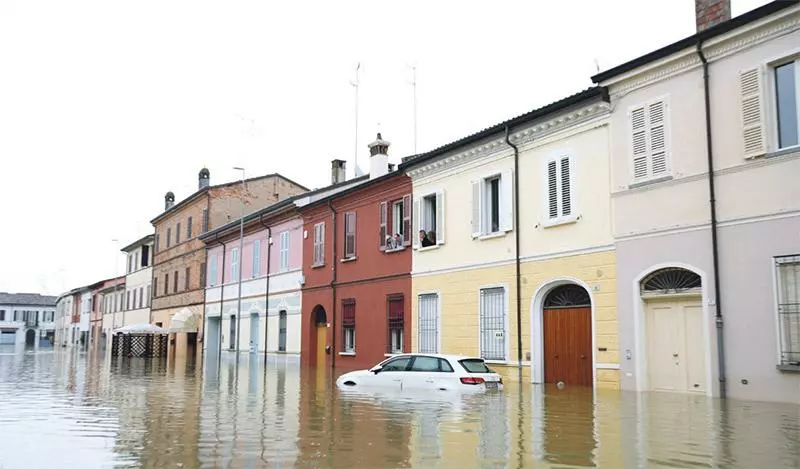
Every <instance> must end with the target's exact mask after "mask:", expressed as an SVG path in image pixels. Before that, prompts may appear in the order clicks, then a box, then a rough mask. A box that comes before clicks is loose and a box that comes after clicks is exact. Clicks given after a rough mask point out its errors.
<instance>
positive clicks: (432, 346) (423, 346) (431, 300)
mask: <svg viewBox="0 0 800 469" xmlns="http://www.w3.org/2000/svg"><path fill="white" fill-rule="evenodd" d="M417 314H418V316H419V319H418V320H417V335H418V338H417V344H418V346H417V348H418V349H419V353H439V295H437V294H435V293H427V294H424V295H419V304H418V311H417Z"/></svg>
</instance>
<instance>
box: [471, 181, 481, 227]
mask: <svg viewBox="0 0 800 469" xmlns="http://www.w3.org/2000/svg"><path fill="white" fill-rule="evenodd" d="M481 183H482V181H472V237H473V238H477V237H478V236H480V235H481V193H482V191H481Z"/></svg>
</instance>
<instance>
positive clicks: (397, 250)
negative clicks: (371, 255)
mask: <svg viewBox="0 0 800 469" xmlns="http://www.w3.org/2000/svg"><path fill="white" fill-rule="evenodd" d="M405 250H406V248H405V246H403V247H400V248H394V249H384V250H383V252H385V253H386V254H392V253H395V252H403V251H405Z"/></svg>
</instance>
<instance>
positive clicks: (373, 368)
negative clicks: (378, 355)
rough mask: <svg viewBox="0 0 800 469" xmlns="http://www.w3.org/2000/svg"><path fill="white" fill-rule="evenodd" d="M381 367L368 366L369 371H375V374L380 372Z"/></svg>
mask: <svg viewBox="0 0 800 469" xmlns="http://www.w3.org/2000/svg"><path fill="white" fill-rule="evenodd" d="M382 369H383V367H382V366H380V365H376V366H373V367H372V368H370V369H369V371H371V372H373V373H375V374H376V375H377V374H378V373H380V372H381V370H382Z"/></svg>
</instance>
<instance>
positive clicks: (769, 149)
mask: <svg viewBox="0 0 800 469" xmlns="http://www.w3.org/2000/svg"><path fill="white" fill-rule="evenodd" d="M791 62H794V63H795V100H796V101H797V102H796V112H797V125H798V127H800V48H796V49H793V50H791V51H788V52H787V53H783V54H781V55H780V56H777V57H772V58H770V59H767V60H765V61H763V62H762V63H761V64H760V65H759V66H757V67H755V68H757V69H758V71H759V75H760V78H761V79H762V80H763V85H762V91H761V99H762V101H763V103H764V104H763V105H762V112H763V113H764V116H763V122H762V125H763V126H764V130H763V132H764V135H765V138H766V140H767V142H766V145H765V150H766V156H771V155H770V153H773V154H774V153H777V154H783V153H784V152H788V153H791V152H795V151H800V128H799V129H798V144H797V145H792V146H787V147H785V148H781V147H780V133H779V128H778V96H777V94H778V85H777V82H776V77H775V69H776V68H778V67H780V66H782V65H786V64H788V63H791ZM764 75H766V79H765V76H764ZM764 108H766V109H764ZM751 158H752V157H751Z"/></svg>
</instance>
